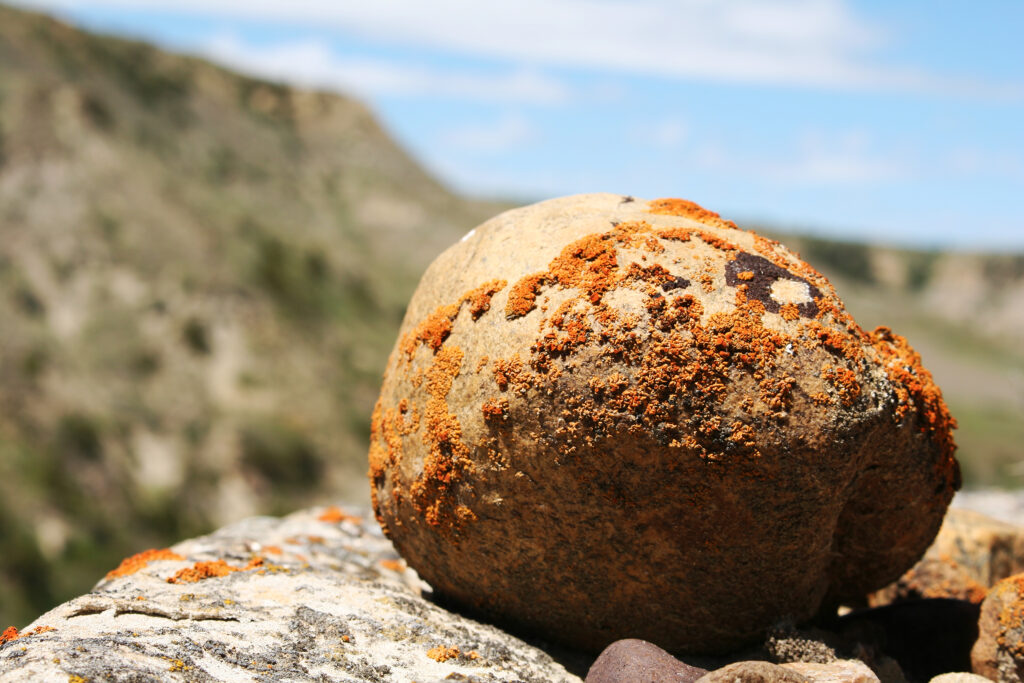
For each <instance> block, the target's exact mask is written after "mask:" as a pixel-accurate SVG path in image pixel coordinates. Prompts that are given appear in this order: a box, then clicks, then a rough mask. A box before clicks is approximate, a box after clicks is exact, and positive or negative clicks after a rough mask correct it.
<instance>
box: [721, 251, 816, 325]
mask: <svg viewBox="0 0 1024 683" xmlns="http://www.w3.org/2000/svg"><path fill="white" fill-rule="evenodd" d="M741 275H742V277H741ZM779 280H792V281H793V282H802V283H804V284H805V285H807V290H808V293H809V294H810V297H811V300H810V301H808V302H806V303H802V304H796V309H797V311H798V312H799V313H800V315H801V316H802V317H804V318H813V317H815V316H816V315H818V304H817V302H816V299H818V297H820V296H821V291H820V290H819V289H818V288H817V287H815V286H814V285H812V284H811V283H810V282H808V281H807V280H805V279H803V278H802V277H797V276H796V275H793V273H791V272H789V271H788V270H786V269H785V268H781V267H779V266H777V265H775V264H774V263H772V262H771V261H769V260H768V259H766V258H764V257H763V256H758V255H757V254H751V253H750V252H746V251H741V252H738V253H737V254H736V258H735V260H732V261H729V263H727V264H726V266H725V282H726V284H727V285H729V286H730V287H738V286H740V285H747V298H748V299H754V300H757V301H760V302H761V303H762V304H764V308H765V310H766V311H768V312H769V313H778V312H779V310H780V309H781V308H782V304H780V303H779V302H778V301H776V300H775V299H773V298H772V285H774V284H775V283H776V282H778V281H779Z"/></svg>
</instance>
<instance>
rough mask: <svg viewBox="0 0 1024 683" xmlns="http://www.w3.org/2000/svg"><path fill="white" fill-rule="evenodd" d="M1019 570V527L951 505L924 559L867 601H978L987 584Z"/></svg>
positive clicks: (1022, 532)
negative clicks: (944, 599) (952, 599)
mask: <svg viewBox="0 0 1024 683" xmlns="http://www.w3.org/2000/svg"><path fill="white" fill-rule="evenodd" d="M975 500H977V501H978V502H982V501H983V499H981V498H976V499H975ZM1018 572H1024V526H1020V525H1016V524H1010V523H1008V522H1003V521H1000V520H997V519H993V518H991V517H988V516H986V515H983V514H981V513H979V512H974V511H972V510H966V509H958V508H950V509H949V511H948V512H947V513H946V517H945V519H944V520H943V522H942V527H941V528H940V529H939V533H938V535H937V536H936V537H935V541H934V542H933V543H932V544H931V546H929V548H928V550H927V551H926V552H925V555H924V557H923V558H922V559H921V560H920V561H919V562H918V563H917V564H916V565H914V566H913V567H911V568H910V569H909V570H908V571H907V572H906V573H905V574H904V575H903V576H901V577H900V578H899V579H898V580H897V581H895V582H894V583H892V584H890V585H888V586H886V587H885V588H883V589H881V590H879V591H876V592H874V593H872V594H871V595H869V596H868V604H870V605H872V606H876V607H877V606H881V605H886V604H889V603H892V602H898V601H900V600H913V599H916V598H956V599H959V600H969V601H970V602H977V603H980V602H981V601H982V600H984V599H985V591H986V589H987V588H989V587H990V586H992V585H993V584H995V583H997V582H998V581H1000V580H1002V579H1005V578H1006V577H1008V576H1011V575H1013V574H1016V573H1018Z"/></svg>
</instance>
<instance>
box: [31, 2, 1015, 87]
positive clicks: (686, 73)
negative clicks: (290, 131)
mask: <svg viewBox="0 0 1024 683" xmlns="http://www.w3.org/2000/svg"><path fill="white" fill-rule="evenodd" d="M86 1H87V2H89V4H90V5H91V6H93V7H100V6H102V7H108V8H132V9H139V8H149V9H173V10H174V11H176V12H192V13H195V14H198V15H205V16H217V17H227V18H229V19H231V18H245V19H250V20H259V21H268V22H275V23H279V24H288V25H293V26H295V25H298V26H305V27H313V28H327V29H340V30H344V31H346V32H349V33H352V34H355V35H357V36H360V37H363V38H370V39H373V40H377V41H386V42H391V43H393V44H399V45H415V46H420V47H424V46H425V47H431V48H438V49H442V50H445V51H450V52H451V51H454V52H457V53H462V54H465V55H470V56H474V57H483V58H499V59H508V60H512V61H514V62H517V63H521V64H530V65H534V66H535V67H558V66H563V67H564V66H577V67H586V68H593V69H602V70H617V71H622V72H629V73H641V74H648V75H660V76H668V77H678V78H696V79H708V80H715V81H734V82H747V83H766V84H787V85H800V86H820V87H832V88H857V89H900V90H906V89H910V90H918V91H928V92H940V93H943V92H950V91H956V92H958V93H967V94H970V95H975V96H979V95H982V96H995V97H1015V98H1019V97H1024V84H1021V83H1020V82H1015V83H1009V84H1003V85H986V84H984V83H980V82H976V81H971V80H965V79H950V78H945V77H942V76H940V75H937V74H930V73H928V72H926V71H924V70H921V69H918V68H914V67H899V66H896V65H892V64H881V63H876V62H875V61H874V60H873V59H872V57H871V55H872V52H873V51H874V50H875V49H877V48H878V47H880V46H882V45H884V44H885V43H886V41H887V40H888V39H889V38H890V37H889V36H887V35H886V32H885V31H884V30H883V28H882V27H880V26H879V25H877V24H875V23H872V22H871V21H868V20H867V19H865V18H864V17H862V16H860V15H859V14H858V13H856V12H855V11H854V10H853V9H852V8H851V7H850V6H849V4H848V2H847V0H728V1H726V0H490V1H489V2H479V0H432V1H431V2H422V1H421V0H374V1H373V2H345V1H342V2H338V1H337V0H291V1H285V0H248V1H247V2H245V3H239V2H237V1H236V0H86ZM22 3H23V4H28V5H34V6H39V7H48V8H55V9H69V8H72V7H75V8H78V9H80V8H81V5H82V2H80V1H79V0H22ZM521 87H523V86H521Z"/></svg>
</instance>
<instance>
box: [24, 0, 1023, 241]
mask: <svg viewBox="0 0 1024 683" xmlns="http://www.w3.org/2000/svg"><path fill="white" fill-rule="evenodd" d="M16 4H19V5H21V6H24V7H29V8H34V9H39V10H44V11H48V12H51V13H54V14H57V15H58V16H60V17H62V18H64V19H65V20H68V21H70V22H72V23H74V24H77V25H80V26H83V27H87V28H91V29H95V30H100V31H103V32H107V33H116V34H120V35H126V36H130V37H135V38H141V39H145V40H149V41H153V42H156V43H158V44H160V45H161V46H164V47H167V48H170V49H173V50H176V51H181V52H188V53H191V54H198V55H201V56H204V57H207V58H209V59H212V60H214V61H216V62H219V63H222V64H225V65H227V66H230V67H232V68H235V69H238V70H241V71H245V72H248V73H252V74H256V75H260V76H264V77H270V78H273V79H276V80H283V81H286V82H289V83H293V84H297V85H301V86H305V87H314V88H320V89H327V90H332V91H337V92H342V93H345V94H350V95H354V96H356V97H358V98H360V99H361V100H363V101H365V102H366V103H367V104H369V105H370V106H371V107H372V108H373V109H374V110H375V111H376V113H377V114H378V116H379V117H380V118H381V120H382V122H383V123H384V125H385V127H386V128H387V129H388V130H389V131H390V132H391V133H392V134H393V135H394V136H395V137H396V138H397V139H398V141H399V142H400V143H401V144H402V145H403V146H405V148H406V149H408V150H409V151H410V152H411V153H412V154H413V155H414V156H415V157H416V158H417V159H418V160H419V161H420V162H421V163H422V164H424V165H425V166H426V167H427V168H428V169H429V170H430V171H432V172H433V173H434V174H436V175H437V176H439V177H440V179H441V180H442V181H443V182H445V183H446V184H448V185H449V186H450V187H452V188H453V189H455V190H456V191H459V192H462V193H465V194H469V195H474V196H483V197H493V198H508V199H513V200H517V201H536V200H541V199H545V198H549V197H555V196H560V195H565V194H574V193H579V192H615V193H621V194H631V195H634V196H637V197H643V198H656V197H665V196H674V197H684V198H687V199H691V200H693V201H696V202H698V203H699V204H702V205H703V206H705V207H707V208H710V209H713V210H715V211H718V212H719V213H721V214H722V215H723V216H725V217H727V218H732V219H734V220H736V221H737V222H739V223H740V224H741V225H743V224H747V225H750V224H760V225H771V226H775V227H778V228H785V229H791V230H798V231H802V232H811V233H817V234H822V235H825V236H832V237H838V238H852V239H859V240H873V241H881V242H885V243H890V244H895V245H907V246H914V247H959V248H969V249H972V248H973V249H1000V250H1013V251H1024V40H1022V39H1021V36H1022V35H1024V3H1022V2H1020V1H1019V0H987V1H986V2H972V1H970V0H962V1H960V2H953V1H947V0H928V1H925V0H920V1H918V0H907V1H904V2H890V1H887V0H518V1H514V0H487V1H486V2H481V1H480V0H475V1H470V0H431V1H430V2H424V1H423V0H371V1H366V0H360V1H359V2H353V1H350V0H246V1H244V2H242V1H239V0H18V2H17V3H16Z"/></svg>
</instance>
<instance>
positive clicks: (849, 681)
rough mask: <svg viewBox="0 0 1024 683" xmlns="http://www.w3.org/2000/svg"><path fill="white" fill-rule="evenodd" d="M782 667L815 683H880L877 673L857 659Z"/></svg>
mask: <svg viewBox="0 0 1024 683" xmlns="http://www.w3.org/2000/svg"><path fill="white" fill-rule="evenodd" d="M781 666H782V667H784V668H786V669H789V670H791V671H796V672H797V673H798V674H800V675H801V676H806V677H807V678H809V679H810V680H812V681H815V683H880V681H879V680H878V676H876V675H875V672H874V671H872V670H871V669H870V667H868V665H867V664H865V663H864V662H862V661H859V660H857V659H837V660H835V661H832V662H827V663H822V662H787V663H786V664H782V665H781Z"/></svg>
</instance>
